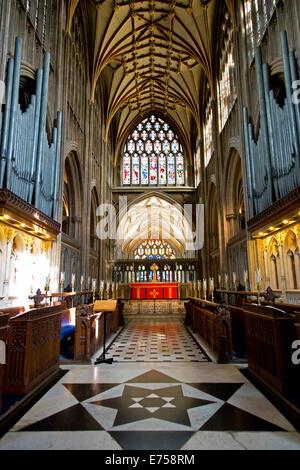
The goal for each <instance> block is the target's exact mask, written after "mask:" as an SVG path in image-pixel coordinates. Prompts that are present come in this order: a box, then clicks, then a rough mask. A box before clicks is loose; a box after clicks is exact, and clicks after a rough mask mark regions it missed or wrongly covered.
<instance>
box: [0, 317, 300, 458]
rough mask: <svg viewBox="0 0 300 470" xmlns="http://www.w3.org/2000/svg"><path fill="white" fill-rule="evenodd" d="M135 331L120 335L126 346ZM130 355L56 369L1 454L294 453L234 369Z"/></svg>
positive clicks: (285, 426) (289, 439) (275, 417)
mask: <svg viewBox="0 0 300 470" xmlns="http://www.w3.org/2000/svg"><path fill="white" fill-rule="evenodd" d="M151 322H152V323H151ZM142 323H143V328H142V329H141V328H140V326H141V325H139V326H138V330H139V332H141V331H145V330H147V331H148V333H149V334H150V331H151V329H152V330H153V331H158V324H157V322H155V321H152V320H151V319H150V320H149V323H148V324H147V323H145V322H142ZM166 323H169V325H172V322H166ZM151 324H152V326H150V325H151ZM132 328H133V329H132ZM182 328H184V327H183V326H182V325H178V328H177V334H178V337H177V341H178V343H180V342H181V341H185V340H186V338H188V339H189V345H188V344H185V348H186V349H187V348H190V347H191V348H192V349H193V351H195V350H194V348H195V342H194V340H193V338H192V337H190V336H189V335H188V336H185V335H183V336H182V339H181V340H179V336H180V332H182ZM133 330H134V325H133V324H131V326H130V328H129V329H127V333H126V330H124V335H125V336H126V334H128V335H129V337H128V340H129V341H130V340H131V339H132V338H133V336H134V331H133ZM170 331H172V332H173V333H174V331H176V328H174V325H173V326H172V328H170ZM143 334H144V333H143ZM174 334H175V336H176V333H174ZM124 335H123V337H125V336H124ZM137 336H139V335H137ZM120 339H121V338H120V337H119V338H118V341H120ZM113 347H114V346H113ZM113 347H112V348H111V350H110V351H108V355H110V352H111V351H113ZM146 350H147V348H146ZM199 350H200V352H201V349H199ZM135 354H136V352H135V351H134V352H133V357H132V359H131V360H129V359H128V360H124V361H114V362H113V364H111V365H109V364H100V365H94V364H92V365H64V366H61V368H62V369H63V370H64V371H65V375H64V376H63V377H62V378H61V379H60V380H59V381H58V382H57V383H56V384H55V385H54V386H53V387H52V388H51V389H50V390H49V391H48V392H47V393H46V394H45V395H44V396H43V397H42V398H41V399H40V400H39V401H38V402H37V403H35V404H34V405H33V406H32V408H31V409H30V410H29V411H28V412H27V413H26V414H25V415H24V416H23V417H22V418H21V419H20V421H19V422H17V423H16V424H15V425H14V426H13V427H12V428H11V429H10V431H9V432H8V433H7V434H6V435H4V436H3V437H2V439H0V450H73V449H76V450H127V451H129V450H192V451H197V450H224V449H226V450H244V449H250V450H273V449H274V450H296V449H297V450H300V434H299V433H298V432H297V431H296V430H295V428H294V427H293V426H292V424H291V423H290V422H289V421H288V420H287V419H286V418H285V417H284V416H283V415H282V414H281V413H280V412H279V411H278V410H277V409H276V408H275V407H274V406H273V405H272V404H271V403H270V402H269V401H268V400H267V399H266V398H265V397H264V396H263V395H262V393H261V392H260V391H258V390H257V389H256V388H255V387H254V386H253V385H252V384H251V383H250V382H249V381H248V379H247V378H246V377H245V376H244V375H243V373H242V372H241V370H239V368H238V367H237V366H235V365H220V364H215V363H213V362H209V361H208V360H205V361H199V362H195V360H194V359H190V360H189V359H188V355H187V356H185V357H184V360H183V359H178V360H176V356H175V358H173V360H170V361H169V362H163V361H160V360H158V359H159V354H160V353H158V357H157V359H156V360H154V361H153V362H150V354H152V352H151V351H148V352H147V354H146V358H145V360H144V361H143V362H137V360H135V359H134V357H135ZM148 354H149V357H148V356H147V355H148ZM201 354H202V352H201ZM126 357H127V356H126ZM128 357H129V356H128ZM177 357H182V356H177ZM203 357H205V354H204V356H203Z"/></svg>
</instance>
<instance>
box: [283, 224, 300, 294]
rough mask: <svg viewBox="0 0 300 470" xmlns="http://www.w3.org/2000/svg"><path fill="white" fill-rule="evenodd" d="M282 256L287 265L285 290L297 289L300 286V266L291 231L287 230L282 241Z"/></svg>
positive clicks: (293, 233)
mask: <svg viewBox="0 0 300 470" xmlns="http://www.w3.org/2000/svg"><path fill="white" fill-rule="evenodd" d="M284 256H285V261H286V265H287V266H286V267H287V269H286V273H287V288H288V289H297V288H298V286H299V285H300V264H299V250H298V247H297V236H296V234H295V232H294V231H293V230H289V231H288V232H287V234H286V237H285V240H284Z"/></svg>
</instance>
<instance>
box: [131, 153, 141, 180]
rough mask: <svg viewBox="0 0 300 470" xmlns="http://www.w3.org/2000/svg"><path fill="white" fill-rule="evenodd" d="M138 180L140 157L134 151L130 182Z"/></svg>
mask: <svg viewBox="0 0 300 470" xmlns="http://www.w3.org/2000/svg"><path fill="white" fill-rule="evenodd" d="M139 182H140V157H139V156H138V155H137V154H136V153H135V154H134V156H133V157H132V184H139Z"/></svg>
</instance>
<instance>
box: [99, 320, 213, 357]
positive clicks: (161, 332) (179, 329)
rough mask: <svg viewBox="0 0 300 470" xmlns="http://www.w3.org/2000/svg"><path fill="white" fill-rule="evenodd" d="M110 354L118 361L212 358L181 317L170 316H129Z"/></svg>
mask: <svg viewBox="0 0 300 470" xmlns="http://www.w3.org/2000/svg"><path fill="white" fill-rule="evenodd" d="M108 354H109V355H110V356H112V357H113V358H114V360H115V361H117V362H120V361H122V362H127V361H130V362H131V361H135V362H145V361H147V362H152V361H155V362H156V361H159V362H169V361H176V362H182V361H183V362H186V361H188V362H207V361H209V359H208V357H207V356H206V354H205V352H204V351H203V350H202V349H201V348H200V347H199V346H198V345H197V343H196V342H195V341H194V340H193V339H192V337H191V335H190V334H189V333H188V331H187V329H186V328H185V327H184V325H183V322H182V320H180V319H179V318H176V317H175V318H174V317H171V318H170V316H169V317H168V316H164V317H160V318H136V319H132V320H129V323H128V324H127V325H126V327H125V328H124V329H123V331H122V332H121V334H120V335H119V336H118V338H117V340H116V341H114V343H113V344H112V346H111V347H110V349H109V351H108Z"/></svg>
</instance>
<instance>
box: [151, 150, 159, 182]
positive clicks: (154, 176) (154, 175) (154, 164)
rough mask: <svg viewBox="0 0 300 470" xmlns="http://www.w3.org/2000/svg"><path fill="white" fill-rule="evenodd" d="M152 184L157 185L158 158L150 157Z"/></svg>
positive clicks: (153, 155)
mask: <svg viewBox="0 0 300 470" xmlns="http://www.w3.org/2000/svg"><path fill="white" fill-rule="evenodd" d="M150 184H157V156H156V155H155V154H152V155H151V157H150Z"/></svg>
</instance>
